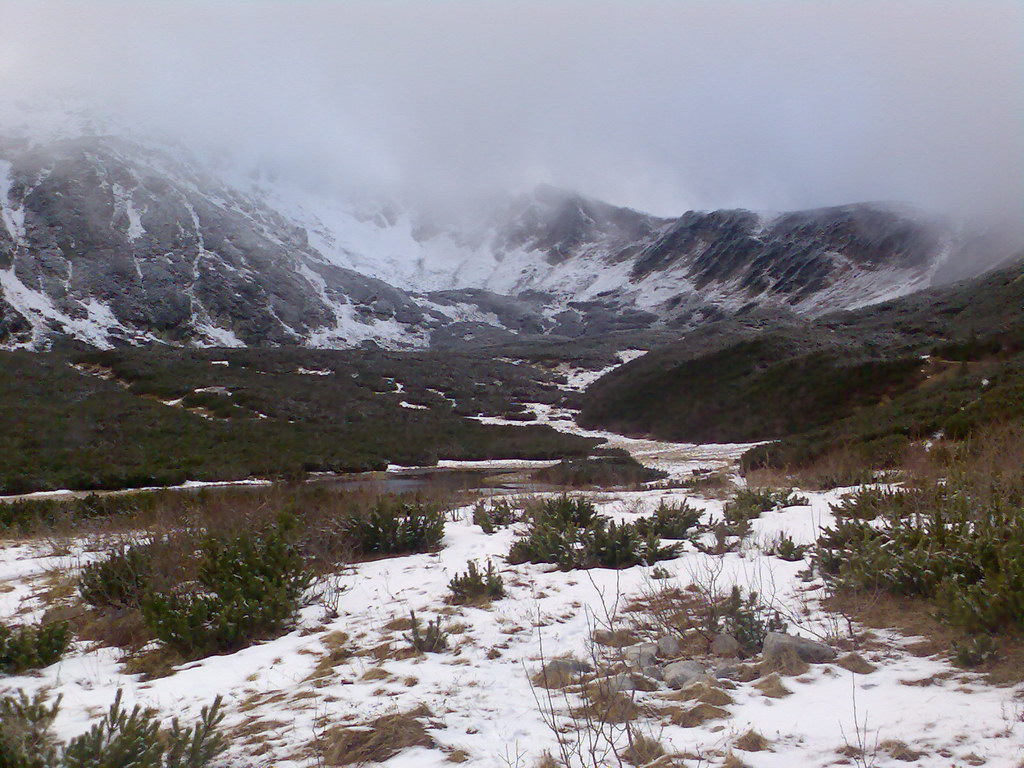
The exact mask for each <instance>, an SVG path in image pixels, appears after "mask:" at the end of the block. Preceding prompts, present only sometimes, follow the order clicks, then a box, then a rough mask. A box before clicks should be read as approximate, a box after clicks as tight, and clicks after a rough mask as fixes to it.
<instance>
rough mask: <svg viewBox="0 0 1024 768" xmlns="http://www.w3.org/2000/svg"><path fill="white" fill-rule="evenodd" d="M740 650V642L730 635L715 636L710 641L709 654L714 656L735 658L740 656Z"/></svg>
mask: <svg viewBox="0 0 1024 768" xmlns="http://www.w3.org/2000/svg"><path fill="white" fill-rule="evenodd" d="M741 650H742V648H741V646H740V641H739V640H737V639H736V638H735V637H733V636H732V635H723V634H719V635H715V638H714V640H712V641H711V653H713V654H714V655H715V656H726V657H729V658H735V657H737V656H739V655H740V651H741Z"/></svg>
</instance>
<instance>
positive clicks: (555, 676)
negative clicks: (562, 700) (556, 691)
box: [533, 659, 594, 688]
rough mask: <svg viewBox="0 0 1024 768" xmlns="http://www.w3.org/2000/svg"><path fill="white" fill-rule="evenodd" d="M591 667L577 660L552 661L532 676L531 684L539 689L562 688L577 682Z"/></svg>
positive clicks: (591, 669)
mask: <svg viewBox="0 0 1024 768" xmlns="http://www.w3.org/2000/svg"><path fill="white" fill-rule="evenodd" d="M593 669H594V668H593V667H592V666H590V665H589V664H587V662H585V661H579V660H578V659H552V660H551V661H549V662H548V663H547V664H545V665H544V666H543V667H541V669H540V671H539V672H538V673H537V674H536V675H534V676H533V682H534V683H535V684H536V685H539V686H540V687H541V688H564V687H565V686H567V685H572V684H573V683H575V682H578V681H579V679H580V678H581V677H583V676H584V675H585V674H587V673H588V672H592V671H593Z"/></svg>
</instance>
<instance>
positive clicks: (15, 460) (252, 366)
mask: <svg viewBox="0 0 1024 768" xmlns="http://www.w3.org/2000/svg"><path fill="white" fill-rule="evenodd" d="M73 366H74V367H73ZM562 396H563V392H562V391H561V390H559V389H558V387H557V386H556V377H555V376H554V375H553V374H549V373H545V372H543V371H540V370H537V369H534V368H532V367H525V366H524V367H518V366H515V365H511V364H508V363H502V362H496V361H492V360H490V359H488V358H485V357H481V356H474V355H468V354H467V355H459V354H452V353H446V354H444V355H440V354H436V353H428V352H423V353H407V354H401V355H399V354H395V353H387V352H378V351H365V350H364V351H354V350H353V351H322V352H321V351H311V350H303V349H275V350H230V351H225V350H181V349H168V348H149V349H137V348H135V349H125V350H118V351H109V352H94V353H87V354H85V355H81V356H77V357H76V356H74V355H71V356H70V357H65V356H63V355H57V354H51V355H35V354H29V353H12V352H5V353H0V434H2V435H3V440H2V441H0V492H3V493H20V492H26V491H34V490H46V489H54V488H74V489H100V488H122V487H139V486H147V485H167V484H176V483H180V482H183V481H185V480H234V479H241V478H246V477H250V476H253V475H257V476H267V475H288V474H295V473H301V472H307V471H362V470H371V469H383V468H384V467H385V466H386V465H387V464H388V463H389V462H391V463H398V464H407V465H419V464H432V463H434V462H436V461H437V460H438V459H440V458H448V459H486V458H504V457H522V458H561V457H563V456H579V455H585V454H586V453H587V452H588V450H589V448H590V447H591V446H592V445H594V443H595V442H596V441H594V440H588V439H583V438H579V437H574V436H569V435H564V434H561V433H558V432H555V431H554V430H552V429H551V428H549V427H546V426H524V427H514V426H490V425H484V424H481V423H480V422H478V421H475V420H473V419H468V418H465V417H466V416H467V415H476V414H488V415H511V416H515V414H516V413H517V412H518V411H519V410H520V409H519V406H518V405H517V403H521V402H557V401H559V400H560V398H561V397H562Z"/></svg>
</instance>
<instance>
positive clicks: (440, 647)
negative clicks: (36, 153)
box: [406, 611, 448, 653]
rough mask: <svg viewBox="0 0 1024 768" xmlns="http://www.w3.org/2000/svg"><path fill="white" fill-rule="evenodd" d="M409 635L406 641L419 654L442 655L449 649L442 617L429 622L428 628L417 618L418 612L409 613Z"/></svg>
mask: <svg viewBox="0 0 1024 768" xmlns="http://www.w3.org/2000/svg"><path fill="white" fill-rule="evenodd" d="M409 624H410V627H409V634H408V635H406V640H408V641H409V644H410V645H412V647H413V649H414V650H415V651H416V652H417V653H440V652H441V651H444V650H447V648H448V633H447V632H446V631H445V629H444V627H442V626H441V619H440V617H438V618H436V619H432V620H430V621H428V622H427V626H426V627H423V624H422V623H421V622H420V620H419V619H417V618H416V612H415V611H410V612H409Z"/></svg>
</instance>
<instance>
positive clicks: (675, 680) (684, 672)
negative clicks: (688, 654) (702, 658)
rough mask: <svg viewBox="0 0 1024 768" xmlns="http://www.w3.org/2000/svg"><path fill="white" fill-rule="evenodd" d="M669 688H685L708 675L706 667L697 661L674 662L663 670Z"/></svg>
mask: <svg viewBox="0 0 1024 768" xmlns="http://www.w3.org/2000/svg"><path fill="white" fill-rule="evenodd" d="M662 672H663V673H664V677H665V684H666V685H668V687H669V688H685V687H686V686H687V685H689V684H690V683H693V682H696V681H697V680H700V679H702V678H704V677H705V676H706V675H707V670H705V669H704V665H703V664H700V663H699V662H696V661H674V662H672V663H671V664H666V665H665V666H664V668H663V669H662Z"/></svg>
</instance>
